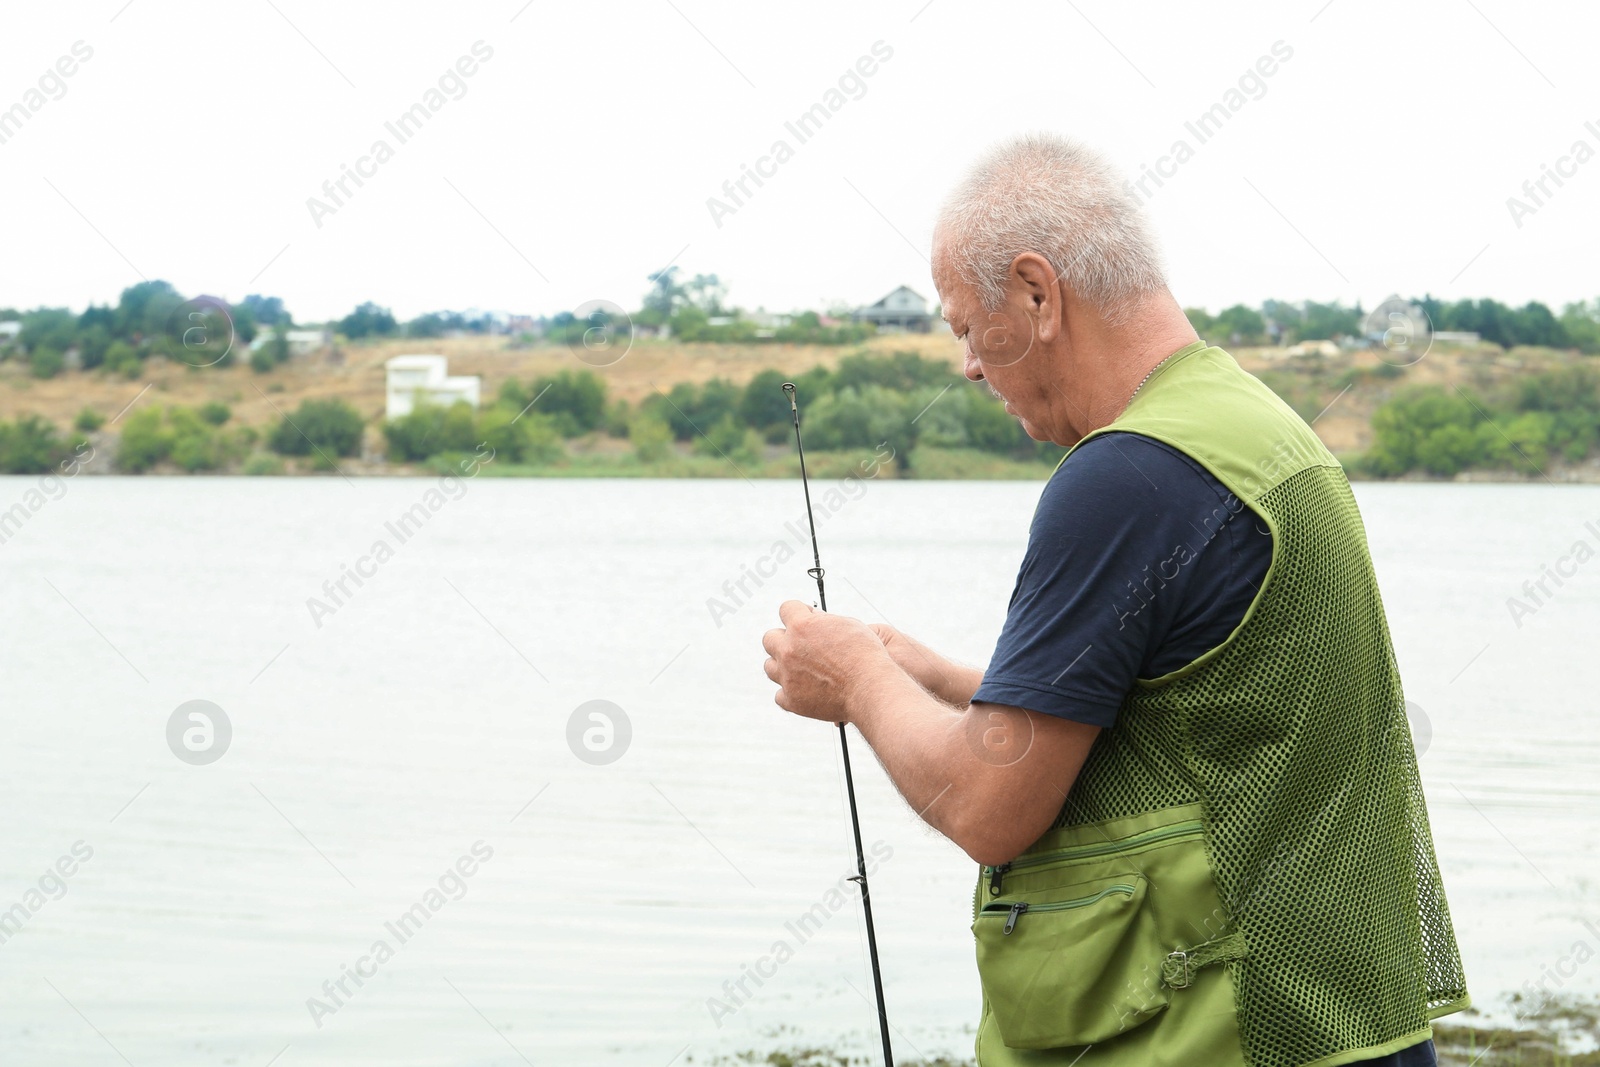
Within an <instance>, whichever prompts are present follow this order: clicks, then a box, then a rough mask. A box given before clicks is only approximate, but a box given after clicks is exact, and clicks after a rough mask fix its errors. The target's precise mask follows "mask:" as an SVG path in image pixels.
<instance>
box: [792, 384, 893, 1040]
mask: <svg viewBox="0 0 1600 1067" xmlns="http://www.w3.org/2000/svg"><path fill="white" fill-rule="evenodd" d="M783 391H784V394H785V395H786V396H787V397H788V398H789V411H790V412H791V413H792V414H793V416H794V447H795V451H797V452H798V453H799V454H800V487H801V489H803V490H804V491H805V494H806V523H807V524H808V525H809V526H810V527H811V559H812V562H813V564H814V565H813V566H811V567H808V568H807V569H806V573H807V574H809V575H810V576H811V577H812V578H813V579H815V580H816V583H817V606H818V607H819V608H821V609H822V610H823V611H827V610H828V593H827V591H826V590H825V589H824V588H823V585H822V576H823V574H824V573H825V572H824V571H823V569H822V553H821V551H820V550H819V549H818V548H817V520H816V519H815V518H814V517H813V516H812V514H811V484H810V482H809V481H808V480H807V478H806V446H805V445H804V444H802V443H801V441H800V405H799V403H798V402H796V400H795V395H794V383H793V382H784V383H783ZM837 725H838V727H839V751H840V753H842V754H843V756H844V790H845V793H846V794H847V795H848V796H849V797H850V830H851V832H852V833H853V834H854V835H855V839H856V873H855V876H854V877H852V878H851V879H850V880H851V881H852V882H855V883H856V884H857V885H859V886H860V887H861V911H862V914H864V915H865V916H866V920H867V955H868V956H869V957H870V958H871V959H872V991H873V992H874V993H875V994H877V997H878V1033H879V1034H880V1035H881V1036H882V1038H883V1063H884V1067H894V1051H893V1050H892V1049H891V1048H890V1047H889V1009H888V1008H887V1007H885V1006H884V1002H883V973H882V971H881V970H880V969H879V967H878V935H877V932H876V931H875V930H874V929H873V926H872V894H871V893H869V892H868V891H867V858H866V856H865V854H864V853H863V852H862V851H861V817H860V815H859V814H857V812H856V783H855V779H854V778H853V777H852V776H851V774H850V738H849V736H848V735H847V734H846V733H845V731H844V723H842V722H841V723H838V724H837Z"/></svg>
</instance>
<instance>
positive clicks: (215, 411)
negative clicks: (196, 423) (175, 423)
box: [197, 400, 233, 426]
mask: <svg viewBox="0 0 1600 1067" xmlns="http://www.w3.org/2000/svg"><path fill="white" fill-rule="evenodd" d="M197 414H198V415H199V416H200V417H201V418H202V419H204V420H205V421H206V422H208V423H210V424H211V425H213V426H221V425H222V424H223V423H225V422H227V421H228V420H229V419H230V418H232V417H233V412H232V410H230V409H229V407H228V405H226V404H224V403H222V402H221V401H220V400H209V401H207V402H206V403H204V404H201V405H200V408H199V410H198V411H197Z"/></svg>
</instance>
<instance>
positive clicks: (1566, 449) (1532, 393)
mask: <svg viewBox="0 0 1600 1067" xmlns="http://www.w3.org/2000/svg"><path fill="white" fill-rule="evenodd" d="M1372 429H1373V438H1374V440H1373V445H1372V447H1371V449H1369V450H1368V452H1367V453H1366V455H1365V456H1363V457H1362V458H1361V461H1360V466H1361V467H1363V468H1364V469H1365V470H1366V471H1367V472H1369V473H1371V474H1376V475H1378V476H1380V477H1393V476H1395V475H1399V474H1404V473H1406V472H1407V471H1411V470H1418V469H1420V470H1423V471H1426V472H1428V473H1429V474H1435V475H1441V476H1445V477H1448V476H1451V475H1454V474H1456V473H1458V472H1460V471H1463V470H1470V469H1472V468H1475V467H1500V468H1510V469H1513V470H1520V471H1523V472H1526V473H1531V472H1538V471H1542V470H1543V469H1544V467H1545V465H1546V464H1548V463H1549V462H1550V460H1551V459H1552V457H1555V456H1559V457H1560V458H1562V459H1563V460H1565V461H1567V462H1569V463H1578V462H1581V461H1583V460H1584V459H1585V458H1587V457H1588V456H1589V455H1590V454H1591V453H1592V452H1593V451H1594V450H1595V448H1596V447H1597V446H1600V375H1596V374H1595V373H1594V372H1593V371H1591V370H1590V369H1589V368H1587V367H1564V368H1558V369H1556V370H1551V371H1545V372H1541V373H1538V374H1533V375H1530V376H1528V377H1526V378H1523V379H1522V380H1520V381H1519V382H1518V383H1517V386H1516V389H1515V390H1514V395H1513V396H1512V397H1510V398H1509V399H1506V400H1502V401H1500V402H1498V403H1494V402H1490V401H1487V400H1480V399H1474V398H1470V397H1468V396H1466V395H1464V394H1461V393H1459V392H1456V391H1454V390H1452V391H1448V392H1447V391H1445V390H1444V389H1441V388H1439V387H1437V386H1423V387H1420V388H1416V389H1410V390H1406V391H1404V392H1402V393H1400V394H1398V395H1397V396H1395V397H1394V398H1393V399H1391V400H1389V401H1388V402H1386V403H1385V404H1383V405H1382V406H1381V407H1379V408H1378V410H1377V411H1376V412H1375V413H1374V414H1373V417H1372Z"/></svg>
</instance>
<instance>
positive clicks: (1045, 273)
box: [1011, 252, 1066, 341]
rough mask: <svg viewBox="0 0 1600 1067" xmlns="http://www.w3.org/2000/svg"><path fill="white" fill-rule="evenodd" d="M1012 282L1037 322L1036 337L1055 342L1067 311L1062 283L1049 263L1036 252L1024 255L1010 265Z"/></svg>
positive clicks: (1029, 313) (1030, 315)
mask: <svg viewBox="0 0 1600 1067" xmlns="http://www.w3.org/2000/svg"><path fill="white" fill-rule="evenodd" d="M1011 282H1012V285H1013V287H1014V290H1015V292H1016V293H1017V295H1018V296H1020V297H1021V298H1022V300H1023V302H1024V304H1025V307H1026V311H1027V313H1028V315H1029V317H1031V318H1032V319H1034V323H1035V325H1034V336H1036V337H1037V338H1038V339H1039V340H1041V341H1053V340H1055V339H1056V337H1057V336H1059V335H1060V333H1061V329H1062V322H1063V315H1064V314H1065V310H1066V309H1065V307H1064V303H1063V300H1062V292H1061V280H1060V279H1059V278H1058V277H1056V271H1055V268H1054V267H1052V266H1051V265H1050V261H1049V260H1047V259H1045V258H1044V257H1043V256H1041V255H1039V254H1038V253H1037V252H1024V253H1022V255H1020V256H1018V257H1017V258H1016V259H1014V260H1012V261H1011Z"/></svg>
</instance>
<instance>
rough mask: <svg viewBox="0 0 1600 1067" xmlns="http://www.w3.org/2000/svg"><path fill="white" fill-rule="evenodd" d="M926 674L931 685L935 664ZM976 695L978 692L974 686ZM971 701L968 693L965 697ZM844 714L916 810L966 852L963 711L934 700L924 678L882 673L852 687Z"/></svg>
mask: <svg viewBox="0 0 1600 1067" xmlns="http://www.w3.org/2000/svg"><path fill="white" fill-rule="evenodd" d="M950 666H952V667H953V666H955V665H954V664H950ZM925 670H927V671H928V672H929V673H928V675H927V677H928V678H929V679H930V680H931V679H932V678H934V677H936V676H935V675H933V674H932V667H931V664H929V665H927V666H926V667H925ZM973 673H974V674H977V673H978V672H973ZM980 677H981V675H980ZM953 688H956V691H959V687H953ZM972 689H973V690H976V689H977V683H976V681H974V682H973V685H972ZM971 695H972V694H971V692H970V691H969V692H968V693H967V694H966V697H967V698H969V699H970V697H971ZM845 711H846V714H847V716H848V718H849V721H850V722H852V723H854V724H855V727H856V729H858V730H860V731H861V735H862V736H863V737H864V738H866V740H867V743H868V744H869V745H871V746H872V750H873V752H874V753H876V754H877V757H878V761H879V762H880V763H882V764H883V768H884V770H885V771H887V772H888V774H889V777H890V779H892V780H893V781H894V784H895V787H896V788H898V789H899V790H900V794H901V795H902V796H904V797H905V799H906V802H907V803H908V804H910V805H911V807H912V809H913V810H914V811H916V813H917V814H918V815H920V816H921V817H922V819H923V820H924V821H925V822H927V823H928V824H929V825H930V826H932V827H933V828H934V829H936V830H938V831H939V832H940V833H942V834H944V835H945V836H946V837H948V838H950V839H951V840H953V841H955V842H956V844H958V845H961V846H962V847H963V848H965V847H966V845H967V843H966V842H965V841H963V840H962V839H961V836H960V835H961V834H962V826H961V819H960V815H961V806H962V804H961V802H962V800H963V799H964V797H963V791H962V790H961V789H960V788H959V782H958V779H960V778H961V777H962V772H963V770H964V768H963V767H962V766H961V764H962V763H963V762H965V761H963V760H962V759H961V755H962V754H963V753H962V752H961V751H960V727H961V718H962V712H961V710H960V709H958V708H955V707H952V706H951V704H950V703H949V702H947V701H945V700H943V699H942V698H940V697H938V696H936V695H935V694H934V693H933V692H932V691H931V686H929V684H928V681H925V680H924V678H923V677H913V676H911V675H910V674H909V673H908V672H904V671H903V670H884V671H880V672H875V674H874V676H873V677H871V678H867V679H863V680H862V681H861V682H860V683H858V684H857V685H856V686H854V687H852V690H851V693H850V695H849V697H848V699H847V700H846V707H845ZM952 742H955V747H953V746H952ZM967 755H970V754H967ZM952 794H954V795H952Z"/></svg>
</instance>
